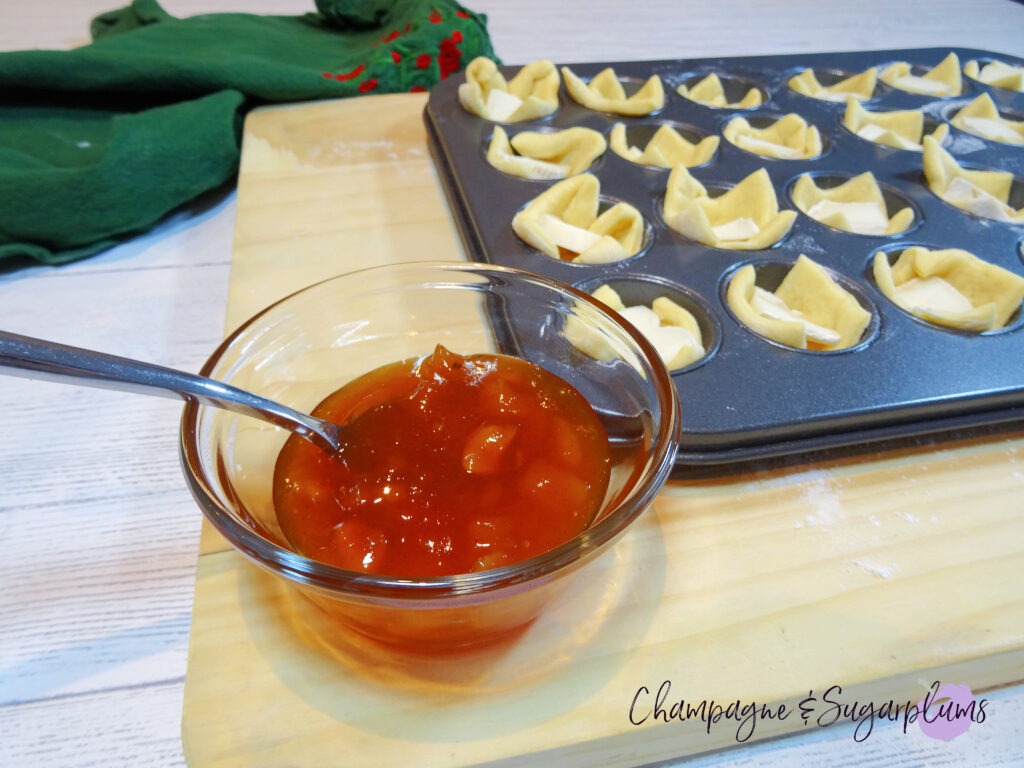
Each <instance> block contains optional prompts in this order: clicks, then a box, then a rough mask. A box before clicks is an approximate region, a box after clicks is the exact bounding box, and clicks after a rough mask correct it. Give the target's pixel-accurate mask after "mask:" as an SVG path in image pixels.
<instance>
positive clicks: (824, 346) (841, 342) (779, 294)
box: [726, 254, 871, 351]
mask: <svg viewBox="0 0 1024 768" xmlns="http://www.w3.org/2000/svg"><path fill="white" fill-rule="evenodd" d="M726 301H727V303H728V304H729V308H730V309H732V311H733V313H735V315H736V317H738V318H739V319H740V321H742V322H743V323H744V324H745V325H747V326H748V327H749V328H750V329H751V330H753V331H754V332H755V333H757V334H759V335H760V336H763V337H765V338H766V339H770V340H772V341H775V342H778V343H779V344H785V345H786V346H788V347H795V348H797V349H815V350H819V351H831V350H839V349H847V348H849V347H852V346H854V345H856V344H859V343H860V341H861V339H862V338H863V336H864V330H865V329H866V328H867V327H868V323H870V322H871V313H869V312H868V311H867V310H866V309H864V307H862V306H861V304H860V302H859V301H857V298H856V297H855V296H854V295H853V294H852V293H850V292H849V291H847V290H846V289H845V288H843V287H842V286H841V285H839V283H837V282H836V281H835V280H834V279H833V278H832V276H831V275H830V274H829V273H828V272H827V271H826V270H825V268H824V267H822V266H821V265H820V264H818V263H817V262H815V261H813V260H811V259H809V258H808V257H807V256H805V255H804V254H800V256H799V257H798V258H797V260H796V263H795V264H794V265H793V266H792V268H791V269H790V270H789V271H788V272H787V273H786V276H785V277H784V278H783V280H782V282H781V283H779V286H778V288H776V289H775V291H774V292H771V291H767V290H765V289H764V288H761V287H760V286H758V285H757V270H756V269H755V268H754V266H753V265H752V264H747V265H746V266H744V267H741V268H740V269H739V270H737V271H736V274H734V275H733V277H732V279H731V280H730V281H729V287H728V289H727V291H726Z"/></svg>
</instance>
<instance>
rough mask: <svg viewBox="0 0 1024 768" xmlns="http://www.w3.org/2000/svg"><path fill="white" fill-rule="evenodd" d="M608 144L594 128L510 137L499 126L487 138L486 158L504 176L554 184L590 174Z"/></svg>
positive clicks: (543, 131) (548, 131)
mask: <svg viewBox="0 0 1024 768" xmlns="http://www.w3.org/2000/svg"><path fill="white" fill-rule="evenodd" d="M607 148H608V144H607V142H606V141H605V139H604V136H602V135H601V134H600V133H598V132H597V131H595V130H593V129H591V128H564V129H562V130H552V129H550V128H545V129H542V130H539V131H520V132H519V133H514V134H512V135H511V136H509V134H508V133H507V132H506V131H505V129H504V128H502V127H501V126H500V125H496V126H494V132H493V133H492V134H491V135H490V136H489V137H488V138H487V142H486V146H485V147H484V156H485V157H486V158H487V162H488V163H490V164H491V166H493V167H494V168H496V169H498V170H499V171H501V172H502V173H507V174H509V175H510V176H516V177H519V178H522V179H533V180H535V181H553V180H557V179H564V178H566V177H568V176H575V175H576V174H579V173H585V172H586V171H589V170H590V169H591V167H592V166H593V164H594V163H595V162H596V161H597V160H598V159H599V158H600V157H601V155H603V154H604V152H605V150H606V149H607Z"/></svg>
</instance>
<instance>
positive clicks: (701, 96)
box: [676, 72, 764, 109]
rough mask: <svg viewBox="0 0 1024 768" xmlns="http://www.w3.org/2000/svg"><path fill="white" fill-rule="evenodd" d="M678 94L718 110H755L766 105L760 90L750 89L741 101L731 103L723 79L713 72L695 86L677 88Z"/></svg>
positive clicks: (684, 85)
mask: <svg viewBox="0 0 1024 768" xmlns="http://www.w3.org/2000/svg"><path fill="white" fill-rule="evenodd" d="M676 93H678V94H679V95H680V96H682V97H683V98H685V99H689V100H690V101H695V102H697V103H698V104H703V105H704V106H705V107H714V108H716V109H753V108H754V107H760V106H761V105H762V104H763V103H764V96H763V95H762V93H761V90H760V89H759V88H750V89H749V90H748V91H747V92H746V93H745V94H744V95H743V98H741V99H740V100H739V101H733V102H730V101H729V100H728V97H726V95H725V88H724V86H723V85H722V79H721V78H720V77H719V76H718V75H716V74H715V73H714V72H712V73H711V74H710V75H708V76H707V77H705V78H704V79H703V80H700V81H699V82H697V83H696V84H694V85H693V86H690V87H687V85H686V84H685V83H684V84H683V85H680V86H679V87H678V88H676Z"/></svg>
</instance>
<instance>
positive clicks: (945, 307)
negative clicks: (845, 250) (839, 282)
mask: <svg viewBox="0 0 1024 768" xmlns="http://www.w3.org/2000/svg"><path fill="white" fill-rule="evenodd" d="M872 271H873V274H874V278H875V283H876V284H877V285H878V288H879V290H881V291H882V293H883V294H885V296H886V297H887V298H889V300H891V301H892V302H893V303H894V304H896V305H897V306H899V307H902V308H903V309H904V310H906V311H907V312H909V313H911V314H912V315H916V316H917V317H920V318H921V319H923V320H927V321H929V322H932V323H936V324H938V325H942V326H946V327H949V328H958V329H960V330H964V331H977V332H982V331H993V330H997V329H999V328H1002V327H1004V326H1005V325H1006V323H1007V322H1008V321H1009V320H1010V318H1011V317H1013V314H1014V312H1016V311H1017V310H1018V308H1019V307H1020V303H1021V301H1022V300H1024V277H1021V276H1019V275H1017V274H1014V273H1013V272H1010V271H1009V270H1006V269H1003V268H1002V267H999V266H996V265H995V264H990V263H988V262H986V261H983V260H982V259H979V258H978V257H977V256H975V255H974V254H973V253H970V252H968V251H964V250H961V249H958V248H947V249H943V250H934V251H933V250H928V249H927V248H923V247H921V246H914V247H912V248H907V249H906V250H904V251H903V252H902V253H901V254H900V255H899V257H898V258H897V259H896V262H895V263H894V264H890V262H889V257H888V256H887V255H886V254H885V253H883V252H881V251H879V252H878V253H876V254H875V256H874V262H873V265H872Z"/></svg>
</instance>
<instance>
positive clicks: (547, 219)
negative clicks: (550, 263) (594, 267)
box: [537, 213, 601, 254]
mask: <svg viewBox="0 0 1024 768" xmlns="http://www.w3.org/2000/svg"><path fill="white" fill-rule="evenodd" d="M537 223H538V224H539V225H540V226H541V228H542V230H543V232H544V234H545V235H547V236H548V237H549V238H551V240H552V241H553V242H554V243H555V245H557V246H558V247H559V248H564V249H565V250H567V251H570V252H572V253H577V254H579V253H583V252H584V251H585V250H587V249H588V248H590V247H591V246H594V245H596V244H597V243H598V242H600V240H601V235H598V234H596V233H594V232H591V231H590V230H589V229H584V228H583V227H577V226H574V225H572V224H569V223H568V222H567V221H565V219H562V218H559V217H558V216H555V215H554V214H551V213H544V214H541V216H540V217H539V219H538V222H537Z"/></svg>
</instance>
